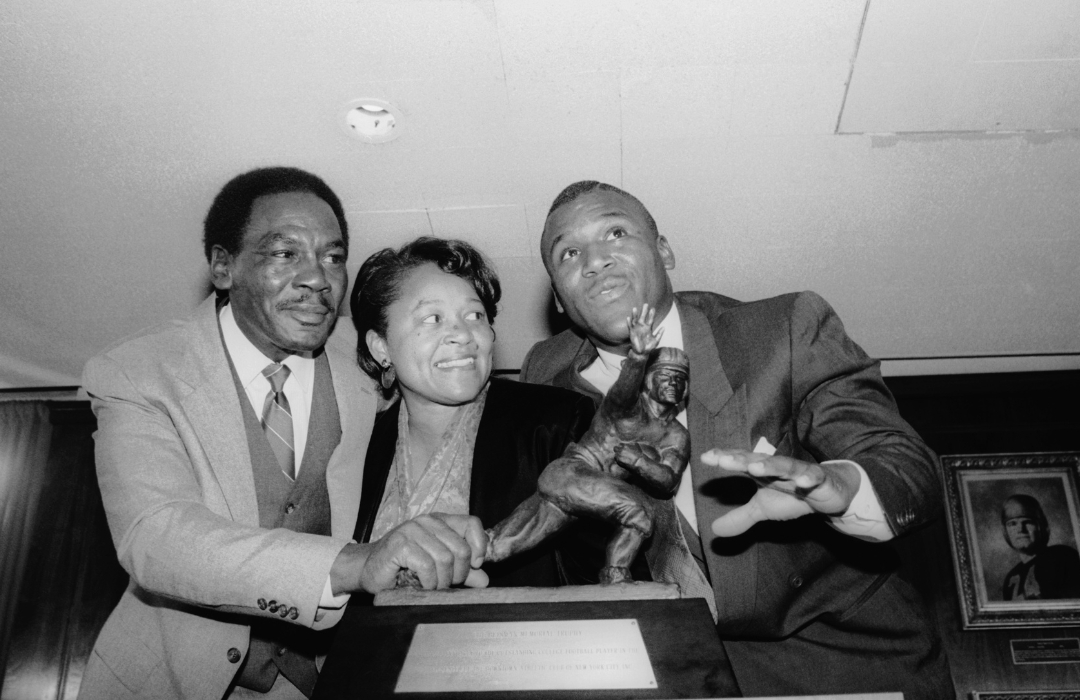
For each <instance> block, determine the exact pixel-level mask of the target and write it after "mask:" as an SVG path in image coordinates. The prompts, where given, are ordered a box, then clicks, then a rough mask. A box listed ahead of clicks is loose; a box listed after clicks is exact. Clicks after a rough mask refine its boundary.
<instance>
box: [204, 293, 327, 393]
mask: <svg viewBox="0 0 1080 700" xmlns="http://www.w3.org/2000/svg"><path fill="white" fill-rule="evenodd" d="M218 319H219V320H220V322H221V336H222V337H223V338H224V339H225V349H226V350H228V352H229V357H230V358H232V362H233V367H235V368H236V374H237V376H239V377H240V384H241V386H243V387H244V388H245V389H246V388H247V387H249V386H250V385H251V383H252V382H253V381H256V380H258V379H260V378H261V379H263V380H264V381H265V377H263V376H262V371H263V369H264V368H265V367H266V366H267V365H268V364H270V363H272V362H273V360H271V359H270V358H269V357H267V356H266V355H264V354H263V353H262V351H261V350H259V349H258V348H257V347H255V344H254V343H252V342H251V341H250V340H248V337H247V336H246V335H244V331H242V330H240V326H238V325H237V323H236V317H235V316H234V315H233V310H232V305H231V304H225V306H223V307H221V311H219V312H218ZM281 363H282V364H283V365H286V366H287V367H288V368H289V370H290V371H291V375H290V376H289V381H290V382H291V381H292V380H293V378H295V379H296V381H297V382H298V383H299V385H300V386H302V387H305V388H306V387H312V386H314V384H315V360H314V359H312V358H311V357H310V353H304V355H289V356H288V357H286V358H285V359H284V360H282V362H281ZM306 393H310V389H307V392H306Z"/></svg>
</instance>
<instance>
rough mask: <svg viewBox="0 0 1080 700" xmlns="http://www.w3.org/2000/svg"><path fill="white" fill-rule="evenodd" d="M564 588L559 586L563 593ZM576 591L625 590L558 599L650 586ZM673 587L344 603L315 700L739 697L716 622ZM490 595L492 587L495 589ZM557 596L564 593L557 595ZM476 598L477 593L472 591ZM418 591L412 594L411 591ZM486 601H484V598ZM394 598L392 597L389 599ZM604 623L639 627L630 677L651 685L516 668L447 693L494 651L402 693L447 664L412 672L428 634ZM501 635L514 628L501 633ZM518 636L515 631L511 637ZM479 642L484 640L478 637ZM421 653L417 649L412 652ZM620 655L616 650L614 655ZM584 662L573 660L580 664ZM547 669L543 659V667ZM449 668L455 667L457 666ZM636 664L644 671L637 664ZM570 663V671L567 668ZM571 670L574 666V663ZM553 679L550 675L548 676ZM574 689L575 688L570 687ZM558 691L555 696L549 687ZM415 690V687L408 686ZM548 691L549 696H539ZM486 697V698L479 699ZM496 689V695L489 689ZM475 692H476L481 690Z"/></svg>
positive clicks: (480, 669) (463, 645)
mask: <svg viewBox="0 0 1080 700" xmlns="http://www.w3.org/2000/svg"><path fill="white" fill-rule="evenodd" d="M564 588H565V587H564ZM581 588H593V589H624V590H620V591H618V592H615V591H602V592H595V591H594V592H593V593H591V594H588V593H585V592H571V593H564V594H563V595H571V596H573V595H588V596H591V597H593V598H595V597H596V596H599V595H604V596H612V595H616V596H627V595H635V596H637V595H639V594H638V593H636V592H635V593H628V592H627V591H626V590H625V589H631V590H635V589H637V590H641V588H644V589H645V590H650V589H652V586H644V587H642V585H641V584H613V585H611V586H582V587H581ZM672 588H675V587H674V586H663V587H661V588H660V589H658V590H659V592H660V594H661V595H663V596H664V598H661V599H656V598H651V599H642V598H640V597H635V598H626V597H623V598H621V599H616V600H612V599H610V598H609V599H607V600H595V599H592V600H577V601H573V602H557V603H555V602H550V601H549V602H505V600H504V601H501V602H485V603H480V604H477V603H475V602H472V601H470V602H469V603H466V604H457V603H458V601H460V600H464V599H465V598H468V597H469V596H470V595H471V594H469V593H468V592H467V591H466V592H465V593H466V595H465V596H464V597H460V598H459V595H460V592H455V593H450V594H446V595H444V596H436V598H439V597H442V598H444V599H447V598H449V599H454V603H455V604H445V603H444V602H440V603H435V604H432V603H431V602H430V600H429V601H428V602H427V603H425V604H423V605H413V604H409V603H405V604H396V605H395V604H391V605H387V604H385V599H384V604H383V605H381V606H379V607H373V606H363V605H353V604H350V605H349V607H348V608H347V609H346V611H345V615H344V616H343V618H342V620H341V622H340V623H338V625H337V632H336V637H335V639H334V642H333V646H332V648H331V650H330V654H329V655H328V656H327V658H326V663H325V664H324V665H323V667H322V671H321V672H320V674H319V681H318V684H317V685H316V687H315V693H314V695H313V696H312V698H313V700H329V699H334V698H342V699H344V698H349V699H350V700H355V698H358V697H363V698H394V697H399V695H398V694H397V692H398V691H397V689H398V688H402V689H403V690H402V691H400V692H404V693H405V695H404V697H408V698H411V699H414V700H420V699H422V698H427V699H430V700H434V699H438V700H463V699H466V698H471V699H473V700H476V699H477V698H480V697H483V698H491V697H498V698H515V699H517V698H535V699H540V698H543V699H545V700H551V699H552V698H573V699H578V698H580V699H582V700H583V699H585V698H590V699H595V698H603V699H609V700H615V699H616V698H675V697H683V698H695V697H696V698H704V697H738V696H739V691H738V686H737V685H736V684H735V681H734V676H733V674H732V672H731V665H730V663H729V662H728V659H727V656H726V654H725V653H724V649H723V646H722V645H721V644H720V638H719V636H718V635H717V632H716V626H715V625H714V624H713V620H712V616H711V614H710V613H709V607H708V605H707V604H706V603H705V601H704V600H703V599H700V598H679V597H678V591H677V589H676V590H675V592H674V597H672ZM492 590H495V589H492ZM508 590H510V589H503V591H500V592H499V593H498V594H497V596H495V597H498V596H502V595H504V594H505V595H506V596H507V597H509V598H513V597H514V596H515V595H521V596H525V597H528V596H539V595H541V594H540V593H539V592H538V589H532V590H530V589H518V590H521V591H523V592H521V593H520V594H517V593H506V591H508ZM559 590H563V589H559ZM478 592H482V591H478ZM555 592H556V591H554V590H548V591H545V592H544V594H543V595H545V596H550V595H551V594H553V593H555ZM409 593H411V594H414V595H415V593H416V592H409ZM484 597H485V598H488V599H490V598H492V597H493V596H491V595H490V594H489V595H487V596H484ZM390 598H391V599H394V598H395V596H390ZM602 621H613V622H615V623H616V624H624V625H625V624H632V625H633V626H634V628H635V629H637V630H640V637H638V639H639V640H640V642H641V643H643V645H644V652H645V653H644V654H642V655H641V656H640V657H639V658H640V662H639V665H638V666H635V667H634V668H633V669H632V670H628V671H627V672H626V673H627V675H628V676H629V675H633V676H640V675H642V673H645V675H648V674H649V673H651V678H653V679H655V684H654V685H653V686H652V687H641V686H640V685H638V686H634V685H632V684H626V685H623V686H621V687H620V684H619V681H620V680H621V679H620V678H615V679H614V681H613V682H609V681H604V682H601V683H599V684H597V683H596V681H597V678H596V677H595V676H591V675H590V676H588V677H585V678H581V677H580V676H574V677H571V675H572V674H569V675H564V676H561V677H560V676H559V675H558V674H560V673H562V672H561V671H558V670H545V671H543V672H542V673H539V674H538V673H537V671H536V669H533V670H531V671H530V669H529V665H530V664H528V663H520V662H516V661H515V662H514V663H515V664H517V668H520V672H519V671H517V670H515V671H513V672H511V673H509V674H507V675H505V676H503V677H502V680H501V681H500V685H490V686H485V685H483V684H482V683H481V684H479V685H476V684H475V683H474V684H473V685H472V689H469V690H461V689H455V688H453V687H451V686H452V685H453V684H454V682H458V681H460V680H461V678H462V677H463V676H464V677H465V679H466V681H469V679H472V678H474V677H475V678H477V679H479V678H481V677H482V676H483V675H484V674H485V673H488V672H489V671H490V668H489V667H490V666H491V665H492V664H491V663H489V662H488V661H486V659H488V658H489V657H487V656H485V654H489V653H491V651H492V648H491V647H490V646H488V647H484V648H483V649H477V650H476V651H475V654H476V658H477V659H478V661H476V662H475V668H474V669H466V668H460V669H456V670H457V671H458V672H459V673H458V674H457V675H455V676H447V680H448V682H447V683H446V684H445V685H444V686H443V687H439V686H437V685H436V686H433V687H431V688H430V689H429V690H426V691H421V692H417V691H416V690H405V688H407V687H410V685H409V681H410V675H412V674H416V673H417V672H418V671H419V672H423V671H424V670H425V669H431V668H434V667H437V666H441V665H445V664H442V663H441V662H432V663H426V665H420V666H418V665H417V664H416V663H415V662H409V659H408V657H409V655H410V647H412V646H413V645H414V643H417V642H418V640H421V638H422V637H424V635H425V634H426V633H427V632H430V630H431V629H432V628H441V629H444V630H446V629H448V628H449V629H450V631H452V632H453V631H454V630H471V629H476V627H477V625H479V627H480V628H481V629H483V630H488V631H489V632H494V631H498V634H499V636H500V637H503V636H509V637H516V638H526V639H528V638H529V637H528V635H529V633H528V632H525V631H524V630H529V629H535V628H537V627H538V626H540V627H542V626H548V627H550V626H552V625H556V626H561V627H567V626H568V627H569V628H570V629H572V630H576V631H575V632H574V634H579V635H580V634H585V635H588V634H589V632H590V631H593V630H596V629H598V628H603V627H605V626H610V625H607V623H604V622H602ZM507 630H510V631H509V632H507ZM515 630H521V631H515ZM472 636H476V635H474V634H470V633H461V634H456V636H454V637H453V638H454V639H457V640H459V642H458V643H451V644H449V645H448V646H447V647H445V649H446V650H447V651H448V652H452V653H454V654H455V658H457V659H460V658H462V655H463V654H464V656H465V657H466V658H467V657H468V655H469V654H470V653H473V652H471V651H470V647H469V645H470V644H472V643H473V642H471V641H469V639H470V637H472ZM480 636H488V635H487V634H483V635H480ZM629 645H630V641H629V639H620V640H619V643H618V644H613V645H608V644H603V645H601V646H604V647H607V646H629ZM416 651H418V650H413V653H414V654H415V653H416ZM495 651H497V652H508V653H512V654H519V655H520V656H508V657H506V658H518V659H526V658H544V657H536V656H528V655H529V654H533V653H540V652H542V651H546V652H547V653H551V652H552V651H555V652H556V653H557V654H559V656H558V658H560V659H562V658H568V657H566V656H565V654H564V653H563V652H564V651H565V652H566V653H569V651H570V650H569V648H568V647H567V648H566V649H565V650H563V649H559V648H556V649H554V650H552V649H551V648H547V649H546V650H542V649H540V648H535V649H533V648H530V647H524V648H515V647H513V646H512V645H509V644H507V645H502V644H500V645H499V646H497V647H496V648H495ZM603 651H607V650H606V649H596V650H586V655H585V656H584V657H582V658H583V659H586V660H589V659H592V658H593V653H594V652H596V653H599V652H603ZM616 651H617V650H616ZM580 660H581V659H579V661H580ZM540 663H541V666H544V665H545V664H544V662H540ZM454 664H460V661H455V662H454ZM640 664H643V666H642V665H640ZM563 665H567V664H563ZM570 665H572V664H570ZM530 674H531V675H532V677H533V678H532V679H533V680H536V679H537V678H539V679H540V680H541V681H543V682H544V683H546V685H544V684H541V686H539V687H534V688H529V687H525V686H526V685H527V681H528V680H529V678H528V677H529V676H530ZM552 674H556V675H554V676H553V675H552ZM575 683H580V684H579V685H574V684H575ZM555 684H560V685H558V689H557V690H556V689H554V688H555V687H556V685H555ZM412 687H415V684H413V686H412ZM541 688H547V689H541ZM485 691H487V692H485ZM493 691H494V692H493ZM478 692H479V693H480V695H477V693H478Z"/></svg>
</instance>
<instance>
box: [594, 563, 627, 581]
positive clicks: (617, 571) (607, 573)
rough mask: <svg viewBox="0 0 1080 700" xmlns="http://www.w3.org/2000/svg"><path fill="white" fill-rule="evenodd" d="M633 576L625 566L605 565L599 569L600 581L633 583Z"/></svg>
mask: <svg viewBox="0 0 1080 700" xmlns="http://www.w3.org/2000/svg"><path fill="white" fill-rule="evenodd" d="M633 582H634V577H633V576H631V575H630V569H628V568H626V567H625V566H605V567H604V568H602V569H600V583H633Z"/></svg>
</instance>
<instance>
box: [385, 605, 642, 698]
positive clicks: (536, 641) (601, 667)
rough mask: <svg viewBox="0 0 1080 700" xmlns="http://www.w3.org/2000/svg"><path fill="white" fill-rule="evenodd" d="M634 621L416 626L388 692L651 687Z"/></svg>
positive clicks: (471, 623) (559, 621)
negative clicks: (393, 684) (395, 679)
mask: <svg viewBox="0 0 1080 700" xmlns="http://www.w3.org/2000/svg"><path fill="white" fill-rule="evenodd" d="M655 687H656V676H655V675H654V674H653V668H652V664H651V663H649V655H648V653H647V652H646V650H645V642H644V640H643V639H642V638H641V630H640V629H639V628H638V623H637V620H629V619H624V620H548V621H542V622H456V623H444V624H419V625H417V626H416V631H415V632H414V634H413V639H412V644H410V646H409V651H408V654H407V655H406V657H405V664H404V665H403V667H402V669H401V675H399V676H398V682H397V686H396V687H395V689H394V692H395V693H438V692H461V691H465V692H471V691H485V690H603V689H610V690H615V689H627V688H655Z"/></svg>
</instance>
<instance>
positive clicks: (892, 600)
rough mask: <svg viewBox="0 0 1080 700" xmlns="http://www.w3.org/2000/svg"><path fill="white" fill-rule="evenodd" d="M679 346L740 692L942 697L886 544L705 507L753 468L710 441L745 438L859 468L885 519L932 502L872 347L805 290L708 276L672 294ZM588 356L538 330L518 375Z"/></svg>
mask: <svg viewBox="0 0 1080 700" xmlns="http://www.w3.org/2000/svg"><path fill="white" fill-rule="evenodd" d="M676 302H677V304H678V307H679V313H680V317H681V319H682V330H683V342H684V345H685V349H686V351H687V353H688V354H689V356H690V396H689V399H688V405H687V410H688V422H689V428H690V435H691V449H692V453H693V454H692V467H691V473H692V477H693V485H694V491H695V496H694V500H695V505H696V508H697V516H698V518H697V519H698V523H697V525H698V532H699V533H701V534H702V536H703V545H704V551H705V560H706V566H707V569H708V572H707V573H708V575H709V577H710V580H711V583H712V587H713V591H714V594H715V596H716V604H717V609H718V615H719V622H718V630H719V632H720V634H721V637H722V638H723V639H724V642H725V645H724V646H725V649H726V651H727V653H728V656H729V658H730V661H731V665H732V667H733V668H734V670H735V675H736V679H737V680H738V682H739V686H740V688H741V690H742V692H743V694H744V695H747V696H752V695H788V694H796V693H825V692H867V691H895V690H902V691H903V692H904V693H905V698H908V700H913V699H915V698H926V699H927V700H930V699H931V698H935V699H936V698H940V697H951V695H952V692H953V691H952V687H951V681H950V680H949V675H948V667H947V664H946V662H945V659H944V656H943V654H942V652H941V648H940V643H939V641H938V638H937V635H936V633H935V632H933V630H932V629H931V625H930V623H929V621H928V620H927V619H926V617H925V614H924V612H923V609H922V606H921V602H920V601H919V600H918V598H917V595H916V594H915V592H914V591H913V589H912V588H911V587H910V586H909V585H908V584H907V583H906V582H904V581H901V580H900V579H899V578H898V577H897V576H896V575H895V573H894V572H895V570H896V566H897V561H896V556H895V553H894V551H893V548H892V547H891V546H890V545H888V544H870V543H866V542H863V541H862V540H859V539H856V538H853V537H849V536H846V535H843V534H841V533H839V532H837V531H835V530H834V529H832V528H831V527H830V526H829V525H828V524H827V523H826V522H825V520H824V519H823V518H821V517H819V516H807V517H804V518H800V519H798V520H796V521H793V522H788V523H759V524H758V525H756V526H755V527H754V528H752V529H751V530H750V531H749V532H747V533H745V534H744V535H741V536H739V537H735V538H729V539H724V538H718V537H715V536H713V535H712V530H711V524H712V521H713V520H714V519H715V518H717V517H719V516H720V515H722V514H723V513H725V512H727V511H728V510H730V509H731V508H733V507H734V506H736V505H738V504H740V503H743V502H745V501H746V500H747V499H749V497H750V496H751V495H752V493H753V492H754V490H755V488H756V487H755V486H754V485H753V483H752V482H750V481H749V480H747V479H745V478H742V477H738V476H736V477H730V476H725V473H724V472H723V471H722V470H719V469H717V468H715V467H710V466H708V465H706V464H704V463H702V462H701V460H700V456H701V453H702V452H704V451H706V450H708V449H710V448H713V447H720V448H731V449H746V450H750V449H753V447H754V445H755V444H756V442H757V441H758V439H759V438H762V437H764V438H766V439H767V440H768V441H769V442H770V443H771V444H773V445H775V446H776V448H777V454H780V455H789V456H792V457H795V458H798V459H803V460H808V461H815V462H821V461H825V460H829V459H850V460H853V461H855V462H857V463H858V464H859V465H861V466H862V467H863V469H865V470H866V473H867V474H868V475H869V477H870V482H871V484H872V485H873V488H874V491H875V493H876V494H877V496H878V498H879V500H880V502H881V504H882V506H883V508H884V510H885V515H886V518H887V519H888V523H889V525H890V526H891V528H892V530H893V532H894V533H896V534H897V535H903V534H904V533H905V532H908V531H909V530H911V529H912V528H915V527H917V526H919V525H922V524H924V523H926V522H927V521H928V520H930V519H931V518H932V517H934V515H935V514H936V513H937V512H938V510H939V509H940V487H939V481H938V477H937V466H936V463H937V458H936V456H935V455H934V453H933V452H932V451H931V450H930V449H929V448H928V447H927V446H926V445H925V444H924V443H923V441H922V440H921V439H920V438H919V437H918V435H916V434H915V432H914V431H913V430H912V428H911V427H910V426H909V425H908V424H907V423H906V422H905V421H904V420H903V419H902V418H900V416H899V414H898V412H897V410H896V406H895V403H894V401H893V399H892V395H891V394H890V393H889V391H888V389H887V388H886V387H885V385H884V383H883V382H882V379H881V375H880V373H879V371H878V363H877V362H876V361H874V360H871V359H870V358H869V357H868V356H867V355H866V354H865V353H864V352H863V351H862V349H860V348H859V347H858V346H857V345H856V344H855V343H854V342H853V341H852V340H851V339H850V338H848V337H847V335H846V333H845V332H844V329H843V325H842V324H841V322H840V320H839V318H838V317H837V316H836V314H835V313H834V312H833V310H832V308H831V307H829V305H828V304H827V303H826V302H825V301H824V300H823V299H822V298H821V297H819V296H817V295H816V294H813V293H810V292H804V293H801V294H789V295H784V296H780V297H775V298H772V299H766V300H762V301H757V302H752V303H740V302H738V301H735V300H733V299H728V298H726V297H722V296H719V295H716V294H711V293H707V292H685V293H680V294H677V295H676ZM595 357H596V351H595V349H594V348H593V345H592V343H590V342H589V341H588V340H586V339H585V338H583V337H582V336H581V335H578V334H576V333H575V332H573V331H564V332H563V333H561V334H559V335H557V336H555V337H554V338H550V339H548V340H546V341H544V342H542V343H539V344H537V345H536V346H535V347H533V349H532V350H531V351H530V352H529V355H528V356H527V357H526V358H525V363H524V365H523V367H522V380H523V381H526V382H534V383H541V384H554V385H555V386H561V387H566V388H570V389H575V390H577V391H579V392H582V393H584V394H587V395H591V396H593V397H594V400H596V401H598V400H599V398H600V397H599V394H597V392H596V391H595V389H594V388H593V387H592V386H591V385H590V384H589V383H588V382H587V381H585V380H584V379H583V378H582V377H581V374H580V372H581V370H582V369H583V368H585V367H587V366H588V365H589V363H591V362H592V361H593V359H594V358H595Z"/></svg>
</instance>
